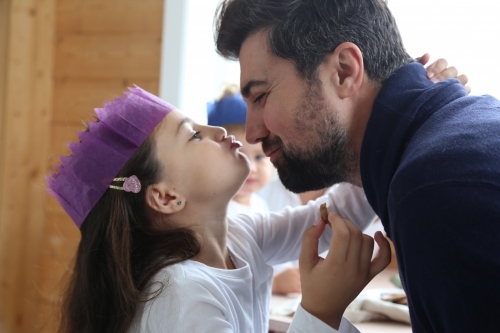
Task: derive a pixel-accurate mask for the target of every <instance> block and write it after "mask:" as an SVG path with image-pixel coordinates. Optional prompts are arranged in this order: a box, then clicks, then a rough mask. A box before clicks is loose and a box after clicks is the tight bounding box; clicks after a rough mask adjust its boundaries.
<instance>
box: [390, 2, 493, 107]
mask: <svg viewBox="0 0 500 333" xmlns="http://www.w3.org/2000/svg"><path fill="white" fill-rule="evenodd" d="M389 8H390V9H391V11H392V13H393V15H394V17H395V18H396V21H397V24H398V27H399V29H400V32H401V34H402V36H403V41H404V43H405V46H406V49H407V50H408V52H409V53H410V55H411V56H413V57H419V56H421V55H422V54H424V53H425V52H429V53H430V54H431V57H432V58H433V60H435V59H437V58H445V59H446V60H448V62H449V64H450V65H452V66H455V67H456V68H457V69H458V70H459V72H460V73H464V74H467V76H468V77H469V85H470V86H471V88H472V94H477V95H482V94H490V95H493V96H495V97H497V98H500V84H499V81H500V38H499V35H500V2H498V1H494V0H474V1H470V0H419V1H408V0H390V1H389ZM431 61H432V60H431Z"/></svg>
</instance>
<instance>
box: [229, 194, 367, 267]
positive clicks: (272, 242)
mask: <svg viewBox="0 0 500 333" xmlns="http://www.w3.org/2000/svg"><path fill="white" fill-rule="evenodd" d="M325 202H326V203H327V206H328V210H329V211H330V212H333V213H337V214H338V215H341V216H342V217H344V218H347V219H349V220H351V221H353V222H355V223H356V225H358V227H360V228H361V229H363V228H365V227H366V226H367V225H369V224H370V222H371V221H372V220H373V219H374V218H375V217H376V215H375V213H374V212H373V210H372V209H371V207H370V205H369V204H368V202H367V201H366V198H365V195H364V192H363V190H362V189H361V188H359V187H355V186H351V185H348V184H343V186H334V187H332V188H331V189H330V190H329V191H328V192H327V193H326V194H325V195H324V196H322V197H319V198H318V199H316V200H314V201H309V203H307V204H306V205H303V206H298V207H295V208H291V207H286V208H284V209H283V210H281V211H279V212H270V213H265V214H254V215H251V216H250V215H239V216H237V217H235V219H236V220H237V221H235V222H236V223H238V224H240V225H242V226H243V227H244V228H246V230H247V232H248V233H249V234H250V235H251V237H253V238H254V239H255V241H256V242H257V244H258V246H259V248H260V249H261V251H262V253H263V255H264V259H265V261H266V262H267V263H268V264H270V265H276V264H281V263H285V262H288V261H293V260H297V259H298V258H299V254H300V248H301V245H302V235H303V234H304V232H305V231H306V230H307V229H308V228H309V227H311V226H312V225H313V224H314V222H315V221H316V220H317V219H318V218H319V216H320V215H319V206H320V205H321V204H322V203H325ZM331 236H332V229H331V228H330V227H328V226H327V227H326V229H325V232H324V233H323V236H322V237H321V239H320V244H319V252H320V253H321V252H324V251H326V250H328V246H329V243H330V239H331Z"/></svg>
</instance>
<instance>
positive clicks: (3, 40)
mask: <svg viewBox="0 0 500 333" xmlns="http://www.w3.org/2000/svg"><path fill="white" fill-rule="evenodd" d="M9 7H10V1H7V0H0V146H1V145H2V143H3V141H4V137H3V134H4V132H3V118H4V114H5V102H6V101H5V94H6V90H7V88H6V83H7V79H6V78H7V45H8V28H9V21H10V15H9V13H10V8H9ZM3 165H4V163H3V154H1V153H0V175H2V174H3ZM2 184H3V177H0V189H1V188H2V187H3V185H2ZM0 207H2V191H0ZM0 223H2V221H1V220H0ZM0 325H1V324H0ZM0 333H2V331H1V328H0Z"/></svg>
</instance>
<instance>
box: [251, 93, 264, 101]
mask: <svg viewBox="0 0 500 333" xmlns="http://www.w3.org/2000/svg"><path fill="white" fill-rule="evenodd" d="M263 97H264V94H260V95H259V96H257V98H256V99H254V101H253V102H254V103H260V101H261V100H262V98H263Z"/></svg>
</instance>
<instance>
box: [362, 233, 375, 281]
mask: <svg viewBox="0 0 500 333" xmlns="http://www.w3.org/2000/svg"><path fill="white" fill-rule="evenodd" d="M362 237H363V248H362V250H361V260H360V269H361V270H362V271H363V272H366V273H367V274H368V272H369V270H370V266H371V260H372V257H373V245H374V241H373V238H371V237H370V236H368V235H365V234H363V236H362Z"/></svg>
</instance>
